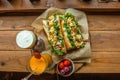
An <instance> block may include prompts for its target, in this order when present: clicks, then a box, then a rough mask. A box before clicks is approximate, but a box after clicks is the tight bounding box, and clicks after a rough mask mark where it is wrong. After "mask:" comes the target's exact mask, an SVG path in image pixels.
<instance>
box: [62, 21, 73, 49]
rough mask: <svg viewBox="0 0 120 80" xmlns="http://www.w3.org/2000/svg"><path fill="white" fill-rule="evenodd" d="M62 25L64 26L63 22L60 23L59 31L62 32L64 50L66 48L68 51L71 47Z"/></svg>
mask: <svg viewBox="0 0 120 80" xmlns="http://www.w3.org/2000/svg"><path fill="white" fill-rule="evenodd" d="M63 24H64V20H62V21H61V29H62V32H63V36H64V41H65V45H66V48H67V50H70V49H71V48H72V45H71V43H70V41H69V39H68V37H67V32H66V29H65V28H64V26H63Z"/></svg>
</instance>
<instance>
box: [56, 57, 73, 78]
mask: <svg viewBox="0 0 120 80" xmlns="http://www.w3.org/2000/svg"><path fill="white" fill-rule="evenodd" d="M73 72H74V63H73V61H72V60H71V59H68V58H65V59H62V60H61V61H59V62H58V64H57V73H58V74H60V75H61V76H63V77H68V76H70V75H71V74H72V73H73Z"/></svg>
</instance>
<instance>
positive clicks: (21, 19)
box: [0, 14, 120, 31]
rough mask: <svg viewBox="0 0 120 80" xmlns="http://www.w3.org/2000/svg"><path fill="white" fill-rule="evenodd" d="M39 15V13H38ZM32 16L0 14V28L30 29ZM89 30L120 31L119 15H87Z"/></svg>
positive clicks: (33, 18) (33, 17)
mask: <svg viewBox="0 0 120 80" xmlns="http://www.w3.org/2000/svg"><path fill="white" fill-rule="evenodd" d="M39 15H40V14H39ZM37 17H38V15H34V16H0V30H1V31H3V30H7V31H8V30H9V31H11V30H24V29H28V30H32V29H33V28H32V27H31V26H30V25H31V23H32V22H33V21H34V20H35V19H36V18H37ZM87 18H88V24H89V30H90V31H113V30H115V31H120V22H119V21H120V15H100V14H99V15H87Z"/></svg>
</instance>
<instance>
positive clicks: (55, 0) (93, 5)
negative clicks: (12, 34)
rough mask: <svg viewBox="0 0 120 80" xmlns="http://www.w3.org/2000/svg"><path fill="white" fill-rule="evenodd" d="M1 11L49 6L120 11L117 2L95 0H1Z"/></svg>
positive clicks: (119, 4) (35, 10)
mask: <svg viewBox="0 0 120 80" xmlns="http://www.w3.org/2000/svg"><path fill="white" fill-rule="evenodd" d="M1 5H2V6H0V11H1V12H42V11H44V10H46V9H48V8H49V7H57V8H76V9H79V10H83V11H86V12H93V11H94V12H113V11H114V12H120V3H119V2H109V3H98V1H97V0H91V1H90V2H84V1H82V0H74V1H72V0H71V1H70V0H63V1H60V0H47V1H46V0H41V1H40V2H31V1H30V0H15V1H12V2H8V1H7V0H1Z"/></svg>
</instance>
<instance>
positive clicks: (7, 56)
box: [0, 51, 31, 72]
mask: <svg viewBox="0 0 120 80" xmlns="http://www.w3.org/2000/svg"><path fill="white" fill-rule="evenodd" d="M30 56H31V52H30V51H0V71H19V72H25V71H28V70H27V66H28V62H29V59H30Z"/></svg>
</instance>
